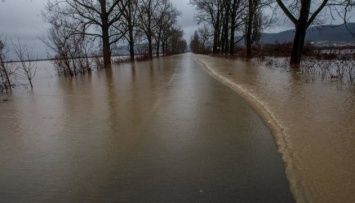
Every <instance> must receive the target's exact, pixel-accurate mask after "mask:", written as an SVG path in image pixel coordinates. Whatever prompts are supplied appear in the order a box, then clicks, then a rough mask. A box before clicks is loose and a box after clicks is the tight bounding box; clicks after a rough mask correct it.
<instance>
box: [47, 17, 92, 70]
mask: <svg viewBox="0 0 355 203" xmlns="http://www.w3.org/2000/svg"><path fill="white" fill-rule="evenodd" d="M46 20H47V22H49V25H50V27H49V30H48V33H47V34H46V36H44V37H42V39H41V40H42V41H43V42H44V43H45V44H46V46H47V47H49V48H50V49H51V51H52V52H54V53H55V56H54V59H55V60H54V65H55V66H56V68H57V71H58V73H60V74H64V75H65V76H67V75H69V76H76V75H77V74H79V73H81V74H83V73H85V72H87V71H90V70H91V66H92V65H91V63H90V61H89V59H88V57H89V55H90V51H89V49H90V47H91V45H90V44H92V41H91V40H90V39H89V38H88V37H87V36H86V35H85V34H81V35H79V34H72V29H71V28H70V27H72V26H74V24H75V22H73V21H72V18H71V17H70V16H66V15H64V14H62V13H59V12H58V13H52V15H50V16H46Z"/></svg>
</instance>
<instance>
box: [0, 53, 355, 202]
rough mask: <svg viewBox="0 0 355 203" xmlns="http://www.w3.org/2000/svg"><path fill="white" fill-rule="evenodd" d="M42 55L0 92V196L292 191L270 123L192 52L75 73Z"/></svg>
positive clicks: (108, 197)
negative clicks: (31, 73)
mask: <svg viewBox="0 0 355 203" xmlns="http://www.w3.org/2000/svg"><path fill="white" fill-rule="evenodd" d="M207 59H208V60H212V61H209V62H210V63H214V62H217V61H213V60H217V59H210V58H206V60H207ZM218 63H220V62H218ZM223 63H224V64H225V65H226V66H229V65H230V64H229V62H222V64H223ZM38 65H39V67H38V70H37V75H36V77H35V79H34V91H33V92H31V91H30V90H29V89H26V88H22V87H16V88H15V89H14V91H13V94H12V95H2V96H1V97H2V100H1V102H0V129H1V130H0V202H113V201H119V202H282V203H284V202H294V199H293V195H292V194H291V192H290V186H289V182H288V180H287V177H286V173H285V168H284V163H283V161H282V159H281V155H280V154H279V153H278V152H277V146H276V144H275V142H274V137H273V136H272V134H271V132H270V130H269V129H268V128H267V126H266V125H265V124H264V123H263V121H262V120H261V118H260V116H259V115H258V114H257V112H256V111H255V110H254V109H253V108H252V107H251V106H250V105H249V104H248V103H247V102H246V101H245V100H244V99H242V98H241V97H240V96H238V95H237V94H235V92H233V91H232V90H231V89H230V88H228V87H226V86H224V85H223V84H221V83H220V82H218V81H216V80H214V79H213V78H211V77H210V76H209V75H208V74H207V73H206V72H205V71H204V69H203V67H202V66H201V65H200V64H199V63H197V62H196V61H195V56H194V55H190V54H185V55H178V56H173V57H168V58H161V59H155V60H153V61H148V62H139V63H134V64H122V65H117V66H114V67H113V68H112V69H108V70H103V71H98V72H96V73H92V74H88V75H86V76H81V77H77V78H64V77H58V76H57V75H56V73H55V72H54V70H53V67H52V66H51V64H50V63H49V62H39V63H38ZM245 66H246V67H243V69H244V70H245V71H249V70H250V71H253V70H254V68H252V67H251V68H249V67H248V65H245ZM221 70H222V69H221ZM250 74H252V75H254V76H256V75H257V74H256V73H253V72H250ZM254 79H255V78H254ZM261 79H262V78H261ZM280 88H281V87H280ZM291 93H292V92H291ZM291 93H290V94H291ZM283 99H286V98H283ZM304 99H307V98H304ZM307 124H311V123H307ZM305 127H307V126H305ZM325 136H326V135H325ZM339 136H341V134H340V135H339ZM315 138H316V137H311V136H309V139H315ZM292 141H293V142H294V145H295V146H298V145H297V144H302V143H296V142H297V141H299V140H297V139H296V140H292ZM346 143H348V142H346ZM310 144H312V143H310ZM333 144H336V142H333ZM348 144H349V145H350V144H351V143H348ZM290 146H293V145H290ZM322 146H323V147H327V145H323V144H322ZM343 147H344V146H343ZM297 150H298V149H297V147H296V148H295V151H296V152H297ZM315 150H317V149H315ZM306 152H308V151H306ZM341 152H342V151H340V152H339V153H341ZM329 154H331V155H333V153H329ZM295 155H296V154H295ZM295 158H296V161H295V164H294V166H292V167H291V168H296V167H300V168H301V169H302V168H308V167H309V166H305V167H303V166H299V164H300V163H302V162H301V161H302V159H301V160H298V159H297V158H298V157H297V156H295ZM309 158H312V157H309ZM330 158H331V157H330ZM345 158H346V157H345ZM330 160H331V159H330ZM319 161H321V160H319ZM340 162H341V163H345V160H341V161H340ZM287 163H289V162H287ZM304 164H313V162H312V163H304ZM317 164H318V167H322V166H323V165H319V163H317ZM347 164H348V166H344V167H343V171H344V170H345V171H346V169H349V168H351V167H352V165H351V164H353V163H351V162H350V163H347ZM330 165H331V164H330ZM288 167H289V169H288V172H289V171H290V166H289V165H288ZM327 167H328V166H327ZM322 170H323V169H322ZM325 170H326V171H327V170H328V168H325ZM298 171H299V173H297V174H295V175H293V176H291V177H297V178H298V175H300V174H302V173H301V172H302V170H297V172H298ZM306 175H308V174H307V173H306ZM348 177H350V178H351V177H353V176H352V175H351V174H350V175H349V176H348ZM299 178H300V179H299V180H303V178H304V179H306V182H305V183H308V182H307V181H310V180H308V179H307V177H306V176H303V177H299ZM340 178H342V177H340ZM335 180H338V179H335ZM329 181H330V180H329ZM347 181H349V180H347ZM292 183H294V182H292ZM303 183H304V182H300V184H303ZM343 183H345V184H346V182H343ZM294 186H295V185H294ZM345 192H346V191H345Z"/></svg>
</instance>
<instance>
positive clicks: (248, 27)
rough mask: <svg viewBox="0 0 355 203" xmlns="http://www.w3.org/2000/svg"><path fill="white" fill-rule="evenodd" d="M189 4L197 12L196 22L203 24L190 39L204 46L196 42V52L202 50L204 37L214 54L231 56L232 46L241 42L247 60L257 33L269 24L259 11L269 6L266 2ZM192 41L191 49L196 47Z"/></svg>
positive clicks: (233, 0)
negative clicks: (208, 40)
mask: <svg viewBox="0 0 355 203" xmlns="http://www.w3.org/2000/svg"><path fill="white" fill-rule="evenodd" d="M190 3H191V4H192V5H194V6H195V7H196V9H197V11H198V13H197V15H196V19H197V22H198V23H204V26H203V28H202V29H199V30H198V31H197V32H196V33H195V34H194V37H193V38H195V39H196V38H200V39H202V41H203V42H204V43H199V44H200V46H199V49H205V48H206V47H205V46H206V43H205V41H206V36H210V38H212V39H211V42H212V47H213V50H212V51H213V53H215V54H216V53H229V54H234V52H235V45H236V43H238V42H239V41H241V40H242V39H244V41H245V44H246V47H247V56H248V57H251V55H252V49H251V48H252V45H253V44H256V43H257V42H258V41H259V39H260V33H261V30H262V29H263V28H265V26H267V25H270V22H271V18H269V17H267V16H266V15H264V14H263V10H262V8H264V7H266V6H270V5H271V4H272V1H270V0H248V1H244V0H190ZM209 28H210V30H209ZM208 32H209V33H211V34H207V33H208ZM238 37H239V38H238ZM195 41H196V40H195ZM195 41H194V42H193V43H195V44H194V45H195V47H194V48H193V49H196V46H197V44H196V42H195Z"/></svg>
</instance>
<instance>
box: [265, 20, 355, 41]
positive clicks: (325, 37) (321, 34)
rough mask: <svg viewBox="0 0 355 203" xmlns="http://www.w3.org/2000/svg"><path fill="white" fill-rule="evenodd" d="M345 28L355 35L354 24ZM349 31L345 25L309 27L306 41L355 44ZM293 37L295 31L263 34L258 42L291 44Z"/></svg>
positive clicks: (349, 24) (354, 38)
mask: <svg viewBox="0 0 355 203" xmlns="http://www.w3.org/2000/svg"><path fill="white" fill-rule="evenodd" d="M347 27H348V28H349V30H351V31H352V32H353V33H355V23H348V24H347ZM349 30H348V29H347V28H346V26H345V25H340V26H334V25H323V26H315V27H311V28H309V29H308V31H307V35H306V41H310V42H322V41H329V42H342V43H355V36H352V35H351V33H350V32H349ZM294 36H295V30H287V31H283V32H280V33H263V34H262V36H261V39H260V42H261V43H262V44H273V43H275V42H279V43H285V42H292V41H293V38H294Z"/></svg>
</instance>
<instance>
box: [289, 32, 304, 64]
mask: <svg viewBox="0 0 355 203" xmlns="http://www.w3.org/2000/svg"><path fill="white" fill-rule="evenodd" d="M306 31H307V26H302V25H300V26H296V34H295V38H294V41H293V46H292V52H291V60H290V64H291V65H292V66H294V67H297V66H299V65H300V63H301V57H302V51H303V47H304V41H305V38H306Z"/></svg>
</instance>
